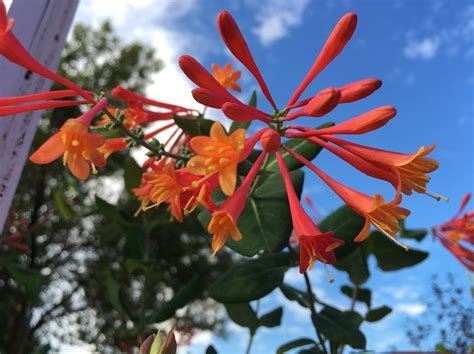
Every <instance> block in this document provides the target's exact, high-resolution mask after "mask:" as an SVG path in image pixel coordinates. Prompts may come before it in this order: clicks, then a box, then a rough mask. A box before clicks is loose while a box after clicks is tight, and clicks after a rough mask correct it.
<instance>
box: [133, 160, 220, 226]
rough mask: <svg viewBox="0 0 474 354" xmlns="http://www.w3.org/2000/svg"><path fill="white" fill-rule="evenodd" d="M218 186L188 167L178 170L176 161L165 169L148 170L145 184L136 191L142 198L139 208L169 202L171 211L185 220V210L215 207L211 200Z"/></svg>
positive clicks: (186, 213)
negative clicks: (214, 185)
mask: <svg viewBox="0 0 474 354" xmlns="http://www.w3.org/2000/svg"><path fill="white" fill-rule="evenodd" d="M214 189H215V188H213V186H212V182H210V181H208V180H206V179H203V178H202V176H195V175H193V174H191V173H190V172H189V171H188V170H187V169H186V168H182V169H179V170H175V168H174V166H173V164H167V165H165V166H164V167H163V168H162V167H155V168H154V170H152V171H149V172H145V173H144V174H143V175H142V187H140V188H135V189H134V190H133V192H134V194H135V196H136V197H137V198H138V199H139V200H140V204H141V206H140V209H139V211H140V210H143V211H145V210H147V209H150V208H153V207H157V206H159V205H161V204H162V203H168V204H169V205H170V209H171V214H172V215H173V216H174V217H175V218H176V220H178V221H180V222H183V213H182V210H184V211H185V215H188V214H190V213H191V212H193V211H194V210H195V209H196V208H197V206H198V205H202V206H203V207H205V208H206V209H209V208H213V207H214V203H213V202H212V199H211V194H212V192H213V191H214ZM152 203H153V204H152ZM150 204H152V205H150Z"/></svg>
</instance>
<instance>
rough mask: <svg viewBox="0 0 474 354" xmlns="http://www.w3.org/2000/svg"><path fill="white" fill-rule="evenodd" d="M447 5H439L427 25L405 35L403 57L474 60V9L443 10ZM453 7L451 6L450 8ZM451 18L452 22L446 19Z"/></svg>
mask: <svg viewBox="0 0 474 354" xmlns="http://www.w3.org/2000/svg"><path fill="white" fill-rule="evenodd" d="M446 4H449V3H447V2H436V3H434V6H433V7H432V9H431V14H430V15H429V16H427V20H426V21H425V23H422V24H421V25H420V28H417V29H416V30H410V31H408V32H407V33H406V44H405V46H404V48H403V53H404V55H405V56H406V57H407V58H408V59H423V60H429V59H433V58H435V57H436V56H437V55H438V54H440V53H446V54H448V55H461V56H463V57H467V58H472V56H474V5H468V6H467V7H464V8H463V7H458V6H456V5H455V6H456V8H455V10H453V9H451V8H449V9H444V11H441V10H443V6H446ZM449 5H451V6H452V4H449ZM448 14H449V16H450V20H449V21H447V20H446V18H445V16H447V15H448Z"/></svg>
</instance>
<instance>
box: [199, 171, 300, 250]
mask: <svg viewBox="0 0 474 354" xmlns="http://www.w3.org/2000/svg"><path fill="white" fill-rule="evenodd" d="M291 179H292V181H293V185H294V187H295V190H296V191H297V193H301V189H302V187H303V180H304V173H303V172H302V171H301V170H297V171H292V173H291ZM198 218H199V221H200V222H201V224H202V225H203V226H204V227H207V225H208V224H209V221H210V219H211V217H210V215H209V213H208V212H207V211H203V212H202V213H201V214H199V216H198ZM237 226H238V227H239V230H240V232H241V233H242V236H243V238H242V240H240V241H234V240H232V239H231V238H229V240H228V241H227V243H226V245H227V246H228V247H229V248H231V249H233V250H234V251H236V252H238V253H240V254H242V255H244V256H249V257H251V256H254V255H255V254H257V253H258V252H260V251H264V252H267V253H271V252H276V251H280V250H282V249H283V248H284V247H286V245H287V244H288V240H289V237H290V234H291V230H292V229H293V225H292V222H291V213H290V207H289V204H288V198H287V195H286V189H285V187H284V183H283V178H282V177H281V175H280V174H272V175H270V177H268V178H267V179H265V181H264V182H263V183H262V184H261V185H260V186H259V187H257V188H256V189H255V192H254V193H253V195H252V196H251V197H249V198H248V199H247V203H246V205H245V209H244V211H243V212H242V214H241V215H240V217H239V220H238V222H237Z"/></svg>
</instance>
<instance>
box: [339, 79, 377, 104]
mask: <svg viewBox="0 0 474 354" xmlns="http://www.w3.org/2000/svg"><path fill="white" fill-rule="evenodd" d="M381 86H382V81H380V80H379V79H366V80H361V81H357V82H353V83H351V84H348V85H346V86H342V87H339V92H341V100H340V101H339V103H349V102H354V101H358V100H361V99H363V98H365V97H367V96H369V95H371V94H372V93H374V92H375V91H377V90H378V89H379V88H380V87H381Z"/></svg>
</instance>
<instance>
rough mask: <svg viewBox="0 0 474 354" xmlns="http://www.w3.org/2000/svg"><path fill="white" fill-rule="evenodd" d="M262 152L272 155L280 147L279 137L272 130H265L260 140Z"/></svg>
mask: <svg viewBox="0 0 474 354" xmlns="http://www.w3.org/2000/svg"><path fill="white" fill-rule="evenodd" d="M260 144H262V147H263V150H264V151H265V152H266V153H269V154H273V153H275V152H277V151H278V149H279V148H280V146H281V136H280V134H278V133H277V132H276V131H274V130H272V129H267V130H265V132H264V133H263V134H262V137H261V138H260Z"/></svg>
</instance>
